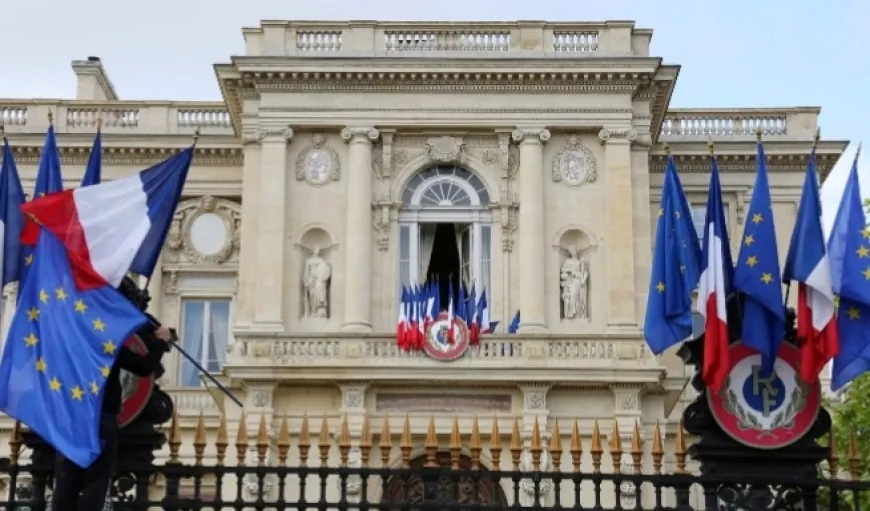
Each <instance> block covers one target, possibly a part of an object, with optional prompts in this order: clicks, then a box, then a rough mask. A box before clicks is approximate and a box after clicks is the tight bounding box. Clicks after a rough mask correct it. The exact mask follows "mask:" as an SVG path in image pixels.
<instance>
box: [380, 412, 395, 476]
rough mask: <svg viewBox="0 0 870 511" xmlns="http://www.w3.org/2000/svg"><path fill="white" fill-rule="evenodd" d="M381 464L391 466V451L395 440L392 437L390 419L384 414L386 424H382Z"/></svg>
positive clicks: (384, 466)
mask: <svg viewBox="0 0 870 511" xmlns="http://www.w3.org/2000/svg"><path fill="white" fill-rule="evenodd" d="M380 449H381V466H382V467H383V468H387V467H389V466H390V451H391V450H392V449H393V440H392V439H391V438H390V419H389V417H387V416H386V415H384V425H383V426H381V441H380Z"/></svg>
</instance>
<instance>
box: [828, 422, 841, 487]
mask: <svg viewBox="0 0 870 511" xmlns="http://www.w3.org/2000/svg"><path fill="white" fill-rule="evenodd" d="M839 468H840V455H839V454H838V453H837V437H836V436H834V430H833V429H831V431H829V432H828V469H829V470H830V472H831V473H830V477H831V478H832V479H836V478H837V477H838V476H839V474H838V472H839V470H838V469H839Z"/></svg>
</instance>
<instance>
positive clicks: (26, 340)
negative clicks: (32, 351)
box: [24, 332, 39, 348]
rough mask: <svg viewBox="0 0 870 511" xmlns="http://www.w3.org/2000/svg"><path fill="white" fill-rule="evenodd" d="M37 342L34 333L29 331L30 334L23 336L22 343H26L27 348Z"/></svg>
mask: <svg viewBox="0 0 870 511" xmlns="http://www.w3.org/2000/svg"><path fill="white" fill-rule="evenodd" d="M38 342H39V338H38V337H36V335H35V334H33V333H32V332H31V333H30V335H28V336H27V337H25V338H24V344H26V345H27V347H29V348H31V347H33V346H36V343H38Z"/></svg>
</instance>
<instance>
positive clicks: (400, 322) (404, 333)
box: [396, 286, 408, 351]
mask: <svg viewBox="0 0 870 511" xmlns="http://www.w3.org/2000/svg"><path fill="white" fill-rule="evenodd" d="M407 337H408V290H407V289H406V288H405V286H402V291H401V293H400V294H399V315H398V318H396V345H398V346H399V348H401V349H403V350H406V351H407V349H408V347H407Z"/></svg>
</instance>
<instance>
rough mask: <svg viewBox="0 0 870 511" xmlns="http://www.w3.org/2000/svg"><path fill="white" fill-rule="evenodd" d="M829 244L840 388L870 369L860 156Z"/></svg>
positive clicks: (835, 381)
mask: <svg viewBox="0 0 870 511" xmlns="http://www.w3.org/2000/svg"><path fill="white" fill-rule="evenodd" d="M829 243H830V245H829V253H830V254H831V267H832V275H831V278H832V280H833V282H834V288H835V289H836V290H837V291H838V292H839V295H840V305H839V308H838V313H837V328H838V329H839V331H840V354H839V355H837V356H836V357H834V370H833V375H832V379H831V387H832V388H833V389H834V390H839V389H841V388H842V387H843V386H844V385H846V384H847V383H849V382H850V381H852V380H854V379H855V378H856V377H858V376H859V375H861V374H862V373H865V372H867V371H868V370H870V227H868V226H867V220H866V218H865V217H864V210H863V208H862V205H861V190H860V185H859V184H858V159H857V157H856V158H855V163H853V164H852V170H851V172H850V174H849V180H848V181H847V182H846V189H845V190H844V192H843V199H842V201H841V202H840V207H839V209H838V210H837V217H836V220H834V226H833V228H832V230H831V239H830V242H829Z"/></svg>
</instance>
